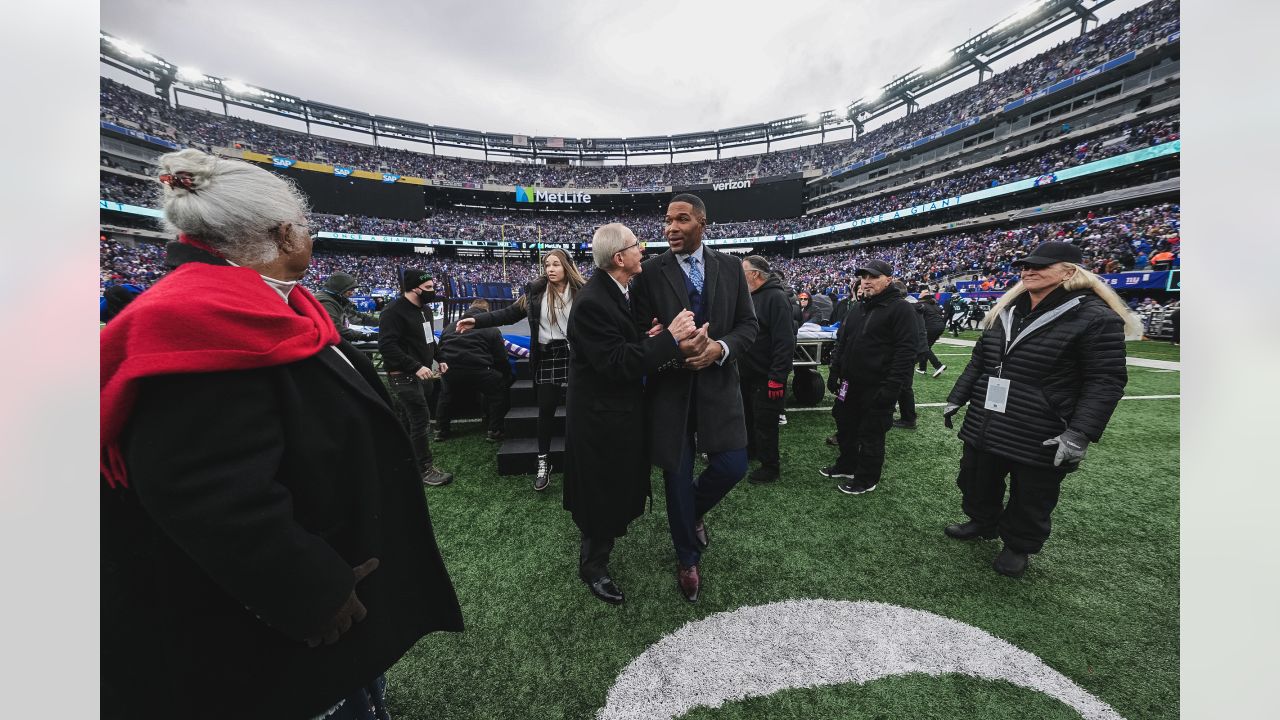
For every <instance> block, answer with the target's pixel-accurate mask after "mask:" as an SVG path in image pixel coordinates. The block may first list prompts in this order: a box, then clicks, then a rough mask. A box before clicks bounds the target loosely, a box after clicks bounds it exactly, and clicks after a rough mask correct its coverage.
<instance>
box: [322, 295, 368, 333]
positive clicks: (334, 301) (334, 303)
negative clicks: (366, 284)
mask: <svg viewBox="0 0 1280 720" xmlns="http://www.w3.org/2000/svg"><path fill="white" fill-rule="evenodd" d="M316 300H319V301H320V304H321V305H323V306H324V309H325V312H327V313H329V317H330V318H331V319H332V320H333V324H334V326H335V327H337V328H338V334H339V335H341V336H342V339H343V340H350V341H352V342H354V341H356V340H365V339H368V336H366V335H365V334H364V333H362V332H360V331H358V330H353V329H352V328H351V326H352V325H365V326H372V325H377V324H378V319H377V318H375V317H374V316H372V315H366V314H364V313H362V312H360V311H359V310H357V309H356V306H355V303H353V302H351V301H350V300H348V299H347V298H345V297H343V296H342V295H340V294H337V293H334V292H331V291H329V290H326V289H324V288H321V289H320V290H319V292H317V293H316Z"/></svg>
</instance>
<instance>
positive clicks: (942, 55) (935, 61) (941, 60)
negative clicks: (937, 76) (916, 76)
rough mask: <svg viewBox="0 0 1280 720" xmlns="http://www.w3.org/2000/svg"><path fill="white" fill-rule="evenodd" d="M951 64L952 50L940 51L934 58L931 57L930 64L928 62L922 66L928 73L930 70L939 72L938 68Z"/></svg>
mask: <svg viewBox="0 0 1280 720" xmlns="http://www.w3.org/2000/svg"><path fill="white" fill-rule="evenodd" d="M950 62H951V51H950V50H939V51H938V52H936V53H934V54H933V55H932V56H930V58H929V60H928V62H926V63H925V64H924V65H923V66H922V68H923V69H924V70H926V71H928V70H937V69H938V68H940V67H943V66H944V65H946V64H948V63H950Z"/></svg>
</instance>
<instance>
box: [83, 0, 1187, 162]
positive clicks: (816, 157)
mask: <svg viewBox="0 0 1280 720" xmlns="http://www.w3.org/2000/svg"><path fill="white" fill-rule="evenodd" d="M1178 13H1179V2H1178V1H1177V0H1153V2H1150V3H1147V4H1145V5H1143V6H1141V7H1139V8H1136V9H1134V10H1131V11H1130V12H1128V13H1125V14H1123V15H1121V16H1119V17H1117V18H1116V19H1114V20H1112V21H1110V22H1108V23H1105V24H1102V25H1100V26H1098V27H1097V28H1095V29H1094V30H1092V31H1091V32H1088V33H1085V34H1083V35H1080V36H1078V37H1076V38H1073V39H1071V40H1069V41H1066V42H1063V43H1061V44H1059V45H1057V46H1056V47H1054V48H1052V49H1050V50H1047V51H1045V52H1042V53H1040V54H1039V55H1036V56H1035V57H1033V58H1031V59H1029V60H1026V61H1024V62H1022V63H1019V64H1017V65H1015V66H1014V67H1012V68H1009V69H1007V70H1005V71H1003V72H1001V73H998V74H996V75H994V76H992V77H990V78H988V79H987V80H986V81H985V82H982V83H980V84H978V85H976V86H974V87H972V88H968V89H966V90H963V91H961V92H958V93H955V94H953V95H951V96H949V97H946V98H944V99H941V100H939V101H938V102H934V103H933V104H931V105H927V106H924V107H922V108H921V109H920V110H918V111H917V112H914V113H912V114H909V115H907V116H905V117H902V118H900V119H897V120H894V121H891V122H888V123H886V124H884V125H882V126H880V127H878V128H875V129H873V130H871V131H869V132H867V133H865V134H863V135H861V136H860V137H858V138H857V139H856V140H844V141H838V142H832V143H826V144H820V145H814V146H808V147H802V148H795V149H791V150H783V151H779V152H774V153H767V154H763V155H751V156H746V157H735V158H727V159H722V160H717V161H699V162H692V163H674V164H667V165H644V166H630V167H618V166H605V167H583V166H572V167H566V166H548V165H540V164H539V165H533V164H521V163H512V162H486V161H477V160H465V159H461V158H452V157H446V156H440V155H429V154H425V153H418V152H412V151H408V150H401V149H397V148H387V147H376V146H370V145H363V144H359V143H352V142H345V141H340V140H334V139H330V138H325V137H321V136H317V135H309V134H305V133H299V132H294V131H289V130H284V129H281V128H277V127H273V126H270V125H266V124H263V123H257V122H252V121H248V120H244V119H240V118H235V117H228V116H224V115H219V114H215V113H210V112H206V111H203V110H196V109H190V108H174V107H170V106H169V105H167V104H165V103H164V102H163V101H161V100H159V99H157V98H155V97H151V96H149V95H147V94H145V93H142V92H139V91H136V90H133V89H131V88H129V87H127V86H125V85H123V84H120V83H117V82H115V81H113V80H110V79H107V78H103V79H102V81H101V86H100V102H101V118H102V120H104V121H111V122H118V121H124V122H126V123H128V124H129V125H130V126H132V127H135V128H137V129H139V130H143V131H145V132H148V133H152V134H155V135H157V136H160V137H165V138H170V139H172V140H174V141H176V142H178V143H180V144H183V145H188V146H193V147H199V148H201V149H204V150H211V149H212V148H214V147H231V148H245V149H252V150H256V151H259V152H263V153H268V154H274V155H281V156H287V157H291V158H295V159H301V160H314V161H319V162H325V163H331V164H336V165H342V166H349V167H354V168H362V169H369V170H385V171H387V172H394V173H397V174H401V175H407V176H415V177H426V178H441V179H448V180H451V181H460V182H491V183H496V184H502V185H517V184H518V185H542V186H547V187H563V186H571V185H572V186H577V187H605V186H614V185H622V186H630V185H673V186H679V185H687V184H696V183H703V182H709V181H711V180H714V179H723V178H736V177H744V176H759V177H768V176H772V175H781V174H787V173H793V172H799V171H802V170H805V169H824V170H829V169H832V168H835V167H839V166H841V165H843V164H847V163H851V162H856V161H858V160H863V159H866V158H869V157H871V156H873V155H876V154H877V153H880V152H885V151H888V150H891V149H894V148H897V147H899V146H901V145H903V144H905V143H909V142H911V141H913V140H915V139H918V138H921V137H924V136H926V135H928V134H930V133H932V132H935V131H937V130H939V129H941V128H945V127H948V126H950V125H953V124H955V123H957V122H960V121H963V120H966V119H968V118H972V117H976V116H979V115H983V114H986V113H989V112H992V111H993V110H996V109H997V108H999V107H1000V106H1001V105H1002V104H1003V103H1006V102H1009V101H1010V100H1012V99H1016V98H1017V97H1021V96H1024V95H1028V94H1030V93H1032V92H1034V91H1035V90H1036V89H1038V88H1041V87H1044V86H1046V85H1049V84H1052V83H1054V82H1056V81H1058V80H1060V79H1063V78H1067V77H1071V76H1074V75H1078V74H1080V73H1082V72H1084V71H1086V70H1088V69H1089V68H1092V67H1094V66H1096V65H1098V64H1099V63H1101V62H1103V61H1105V60H1107V59H1109V58H1114V57H1117V56H1119V55H1122V54H1124V53H1126V52H1129V51H1131V50H1136V49H1139V48H1142V47H1144V46H1146V45H1148V44H1151V43H1152V42H1155V41H1157V40H1160V39H1162V38H1165V37H1168V36H1170V35H1171V34H1173V33H1175V32H1177V31H1178V29H1179V23H1178V17H1179V15H1178Z"/></svg>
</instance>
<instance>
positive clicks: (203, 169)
mask: <svg viewBox="0 0 1280 720" xmlns="http://www.w3.org/2000/svg"><path fill="white" fill-rule="evenodd" d="M160 174H161V175H173V176H174V177H175V178H180V179H181V180H182V182H179V181H175V182H172V183H169V184H165V183H161V187H162V191H163V202H164V222H165V225H166V226H167V227H168V228H169V229H170V230H172V231H175V232H179V233H182V234H184V235H190V236H192V237H194V238H197V239H199V240H201V241H203V242H206V243H208V244H209V245H211V246H213V247H214V248H216V249H217V250H219V251H221V252H223V253H224V254H225V255H226V256H227V258H228V259H230V260H232V261H234V262H236V263H238V264H241V265H256V264H260V263H264V262H270V261H272V260H274V259H275V258H276V256H278V255H279V254H280V250H279V248H278V246H277V245H276V243H275V242H274V241H273V240H272V237H271V234H272V232H273V231H275V229H276V228H278V227H279V226H280V225H281V224H283V223H293V224H295V225H305V224H306V222H307V220H306V215H307V199H306V197H305V196H304V195H303V194H302V192H301V191H299V190H298V188H297V187H296V186H294V184H293V183H292V182H289V181H288V180H286V179H284V178H282V177H280V176H278V175H274V174H272V173H270V172H267V171H266V170H263V169H262V168H259V167H256V166H254V165H251V164H249V163H247V162H243V161H241V160H227V159H224V158H220V157H216V156H214V155H209V154H208V153H203V152H200V151H199V150H193V149H186V150H179V151H178V152H173V153H168V154H166V155H162V156H160ZM184 183H189V185H190V186H189V187H187V186H186V184H184Z"/></svg>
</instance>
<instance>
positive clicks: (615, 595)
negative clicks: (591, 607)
mask: <svg viewBox="0 0 1280 720" xmlns="http://www.w3.org/2000/svg"><path fill="white" fill-rule="evenodd" d="M584 582H586V583H587V587H589V588H591V594H592V595H595V596H596V597H598V598H600V599H601V600H603V601H605V602H607V603H609V604H610V605H621V604H622V601H623V599H624V598H623V597H622V589H621V588H619V587H618V586H617V585H616V584H615V583H614V582H613V578H611V577H609V576H608V575H601V576H600V577H598V578H596V579H595V580H584Z"/></svg>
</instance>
